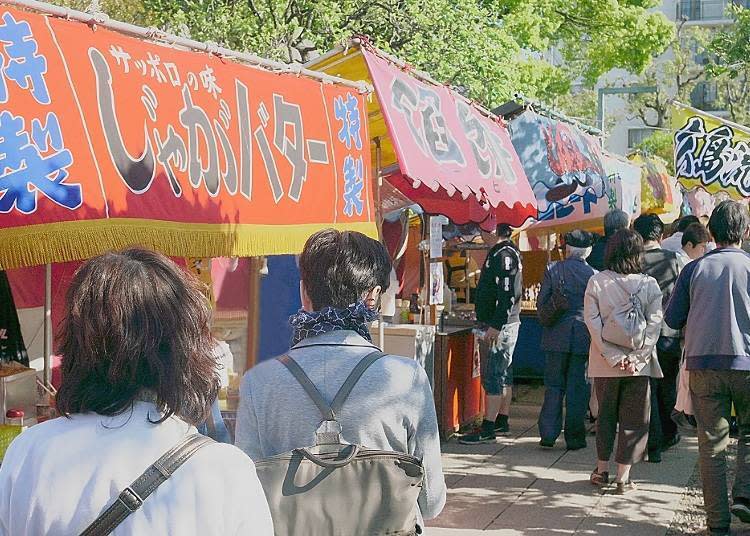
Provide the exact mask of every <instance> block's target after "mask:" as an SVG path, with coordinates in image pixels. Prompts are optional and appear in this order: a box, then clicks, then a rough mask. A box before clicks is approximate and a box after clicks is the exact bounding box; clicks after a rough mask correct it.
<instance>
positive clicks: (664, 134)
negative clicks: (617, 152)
mask: <svg viewBox="0 0 750 536" xmlns="http://www.w3.org/2000/svg"><path fill="white" fill-rule="evenodd" d="M635 150H636V151H640V152H642V153H643V154H646V155H649V156H652V155H653V156H659V157H661V158H662V159H663V160H664V161H665V162H666V164H667V170H668V171H669V173H670V175H674V139H673V137H672V133H671V132H669V131H666V130H659V131H656V132H654V133H653V134H651V136H649V137H648V138H646V139H645V140H643V141H642V142H641V143H639V144H638V145H636V146H635Z"/></svg>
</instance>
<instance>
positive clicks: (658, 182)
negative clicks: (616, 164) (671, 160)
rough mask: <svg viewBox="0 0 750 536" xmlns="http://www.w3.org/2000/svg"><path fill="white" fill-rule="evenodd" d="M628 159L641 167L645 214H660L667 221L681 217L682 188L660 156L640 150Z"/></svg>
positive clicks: (642, 199)
mask: <svg viewBox="0 0 750 536" xmlns="http://www.w3.org/2000/svg"><path fill="white" fill-rule="evenodd" d="M628 159H629V160H630V161H631V162H632V163H633V164H636V165H638V166H640V168H641V207H642V211H643V213H644V214H659V215H660V217H661V219H662V220H663V221H664V222H665V223H672V222H673V221H674V220H676V219H677V218H679V217H680V213H681V208H682V202H683V198H682V190H681V188H680V186H679V185H678V184H677V181H676V180H675V178H674V177H673V176H672V175H671V174H670V173H669V170H668V169H667V164H666V162H664V160H662V159H661V158H659V157H658V156H653V155H645V154H642V153H640V152H636V153H633V154H631V155H630V156H629V157H628Z"/></svg>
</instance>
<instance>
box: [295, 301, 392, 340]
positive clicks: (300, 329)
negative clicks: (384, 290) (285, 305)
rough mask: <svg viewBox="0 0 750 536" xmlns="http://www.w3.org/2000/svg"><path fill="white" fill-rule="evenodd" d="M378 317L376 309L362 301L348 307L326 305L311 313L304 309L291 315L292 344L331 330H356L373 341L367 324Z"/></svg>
mask: <svg viewBox="0 0 750 536" xmlns="http://www.w3.org/2000/svg"><path fill="white" fill-rule="evenodd" d="M377 317H378V313H377V311H374V310H372V309H370V308H369V307H367V305H365V302H363V301H360V302H358V303H355V304H354V305H350V306H349V307H347V308H346V309H336V308H334V307H324V308H323V309H321V310H320V311H314V312H312V313H309V312H307V311H304V310H302V309H300V310H299V312H298V313H297V314H294V315H292V316H290V317H289V324H291V326H292V328H293V329H294V335H293V336H292V346H294V345H295V344H297V343H298V342H300V341H301V340H303V339H306V338H308V337H315V336H317V335H322V334H323V333H328V332H329V331H339V330H348V331H356V332H357V333H359V334H360V335H362V337H364V338H365V339H367V340H368V341H370V342H372V338H371V337H370V332H369V331H368V329H367V324H369V323H370V322H372V321H373V320H375V319H376V318H377Z"/></svg>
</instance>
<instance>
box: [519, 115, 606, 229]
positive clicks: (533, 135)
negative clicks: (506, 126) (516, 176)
mask: <svg viewBox="0 0 750 536" xmlns="http://www.w3.org/2000/svg"><path fill="white" fill-rule="evenodd" d="M510 131H511V139H512V141H513V146H514V147H515V149H516V152H517V153H518V156H519V157H520V159H521V163H522V164H523V167H524V170H525V171H526V176H527V177H528V180H529V184H530V185H531V187H532V189H533V191H534V195H535V197H536V201H537V205H538V210H539V212H538V215H537V219H538V222H537V223H535V224H534V225H532V226H531V228H529V231H530V232H533V231H535V230H551V229H552V228H554V229H555V230H557V231H560V230H563V229H566V228H572V227H581V228H588V227H591V228H595V227H600V226H601V222H602V217H603V216H604V214H606V213H607V211H608V210H609V209H610V208H613V207H615V206H616V191H615V189H614V187H613V184H612V183H611V181H610V179H609V176H608V173H607V171H606V170H605V167H604V157H603V155H602V150H601V144H600V142H599V140H598V139H597V138H596V137H594V136H592V135H589V134H586V133H584V132H583V131H582V130H580V129H578V128H577V127H576V126H574V125H572V124H569V123H566V122H563V121H558V120H555V119H552V118H549V117H546V116H542V115H539V114H537V113H535V112H534V111H532V110H526V111H524V112H523V113H521V114H520V115H518V116H517V117H516V118H515V119H513V120H512V121H511V123H510Z"/></svg>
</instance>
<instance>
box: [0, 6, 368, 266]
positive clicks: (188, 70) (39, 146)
mask: <svg viewBox="0 0 750 536" xmlns="http://www.w3.org/2000/svg"><path fill="white" fill-rule="evenodd" d="M0 103H2V104H3V106H2V108H1V109H0V268H10V267H15V266H21V265H31V264H41V263H46V262H52V261H65V260H75V259H82V258H86V257H89V256H92V255H95V254H98V253H100V252H102V251H105V250H107V249H112V248H119V247H123V246H127V245H130V244H142V245H145V246H150V247H154V248H156V249H159V250H161V251H163V252H164V253H166V254H168V255H174V256H192V257H211V256H219V255H238V256H251V255H266V254H280V253H295V252H298V251H300V250H301V248H302V245H303V244H304V241H305V240H306V238H307V237H308V236H309V235H310V234H311V233H312V232H314V231H315V230H318V229H321V228H324V227H338V228H347V229H356V230H361V231H363V232H366V233H368V234H371V235H373V234H374V233H375V226H374V224H373V221H374V216H375V214H374V210H373V205H372V192H371V188H370V177H371V165H370V150H369V146H368V140H369V138H368V134H367V120H366V114H365V112H364V110H365V109H366V108H365V96H364V95H362V94H360V92H359V90H357V89H355V88H354V87H350V86H344V85H338V84H331V83H323V82H321V81H319V80H314V79H311V78H308V77H305V76H297V75H295V74H291V73H278V72H270V71H267V70H263V69H261V68H256V67H250V66H247V65H243V64H240V63H235V62H233V61H230V60H229V59H227V58H220V57H217V56H215V55H210V54H206V53H202V52H195V51H187V50H178V49H176V48H173V47H169V46H166V45H163V44H159V43H152V42H147V41H143V40H139V39H136V38H133V37H128V36H125V35H122V34H119V33H116V32H113V31H109V30H107V29H104V28H101V27H98V28H93V27H91V26H88V25H86V24H83V23H80V22H74V21H68V20H63V19H59V18H54V17H50V16H44V15H41V14H36V13H31V12H26V11H20V10H15V9H11V8H5V7H0Z"/></svg>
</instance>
